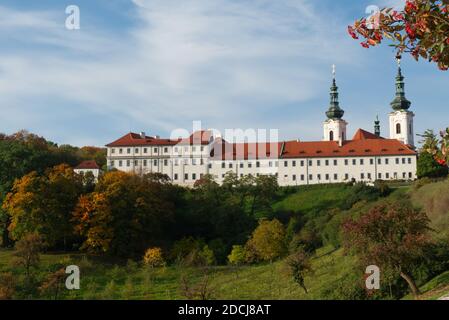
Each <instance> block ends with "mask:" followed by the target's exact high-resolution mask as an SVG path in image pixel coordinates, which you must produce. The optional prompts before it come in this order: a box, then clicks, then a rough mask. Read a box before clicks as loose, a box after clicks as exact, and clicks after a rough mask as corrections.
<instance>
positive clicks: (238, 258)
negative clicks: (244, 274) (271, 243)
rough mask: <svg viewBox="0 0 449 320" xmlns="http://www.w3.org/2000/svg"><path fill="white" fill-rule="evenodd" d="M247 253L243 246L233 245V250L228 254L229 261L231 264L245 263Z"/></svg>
mask: <svg viewBox="0 0 449 320" xmlns="http://www.w3.org/2000/svg"><path fill="white" fill-rule="evenodd" d="M245 258H246V253H245V248H244V247H243V246H232V251H231V253H230V254H229V255H228V261H229V263H230V264H231V265H234V266H240V265H242V264H244V263H245Z"/></svg>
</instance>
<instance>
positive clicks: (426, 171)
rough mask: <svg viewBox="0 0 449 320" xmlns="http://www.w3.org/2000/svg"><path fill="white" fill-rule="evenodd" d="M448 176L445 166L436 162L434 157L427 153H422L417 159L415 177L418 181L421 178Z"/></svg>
mask: <svg viewBox="0 0 449 320" xmlns="http://www.w3.org/2000/svg"><path fill="white" fill-rule="evenodd" d="M447 174H448V167H447V165H441V164H439V163H438V162H437V161H436V160H435V157H434V156H433V155H432V154H430V153H428V152H422V153H421V154H420V155H419V157H418V163H417V170H416V175H417V176H418V178H419V179H421V178H425V177H427V178H438V177H444V176H447Z"/></svg>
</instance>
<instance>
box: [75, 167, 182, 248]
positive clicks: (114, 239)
mask: <svg viewBox="0 0 449 320" xmlns="http://www.w3.org/2000/svg"><path fill="white" fill-rule="evenodd" d="M170 190H171V189H170V188H169V187H168V186H166V185H165V183H161V182H160V181H155V180H154V179H153V178H152V177H151V176H143V177H141V176H137V175H134V174H129V173H125V172H120V171H113V172H108V173H106V174H105V175H104V176H103V177H102V178H101V179H100V180H99V181H98V183H97V185H96V186H95V191H94V192H92V193H90V194H88V195H84V196H81V197H80V198H79V201H78V204H77V206H76V208H75V210H74V212H73V222H74V223H75V232H76V233H77V234H79V235H81V236H82V237H84V242H83V246H82V248H83V249H87V250H89V251H92V252H104V253H110V254H113V255H119V256H123V257H129V256H138V257H141V254H142V253H143V252H144V251H145V250H146V249H147V248H148V247H150V246H152V245H155V244H157V242H161V241H163V240H164V239H167V238H168V237H169V235H168V232H167V231H168V230H169V226H170V225H171V223H172V221H173V214H174V209H175V206H174V203H173V202H172V201H171V194H170Z"/></svg>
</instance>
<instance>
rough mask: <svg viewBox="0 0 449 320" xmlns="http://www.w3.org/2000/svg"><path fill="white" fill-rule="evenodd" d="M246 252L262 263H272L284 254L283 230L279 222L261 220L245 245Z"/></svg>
mask: <svg viewBox="0 0 449 320" xmlns="http://www.w3.org/2000/svg"><path fill="white" fill-rule="evenodd" d="M246 249H247V252H248V251H249V252H251V253H252V254H253V255H254V257H255V258H256V259H258V260H262V261H273V260H275V259H277V258H280V257H282V256H283V255H284V254H285V252H286V245H285V229H284V226H283V225H282V223H280V222H279V220H277V219H274V220H272V221H268V220H261V221H260V222H259V226H258V227H257V228H256V230H254V232H253V234H252V236H251V239H249V240H248V242H247V244H246Z"/></svg>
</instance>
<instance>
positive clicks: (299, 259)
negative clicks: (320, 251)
mask: <svg viewBox="0 0 449 320" xmlns="http://www.w3.org/2000/svg"><path fill="white" fill-rule="evenodd" d="M286 263H287V266H288V267H289V268H290V273H291V275H292V276H293V279H294V281H295V282H296V283H297V284H298V285H299V286H300V287H301V288H302V289H303V290H304V292H305V293H308V291H307V287H306V285H305V277H306V275H308V274H309V273H310V272H312V266H311V263H310V257H309V255H308V254H307V253H306V252H305V251H304V250H298V251H297V252H295V253H294V254H292V255H290V256H289V257H288V258H287V260H286Z"/></svg>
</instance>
